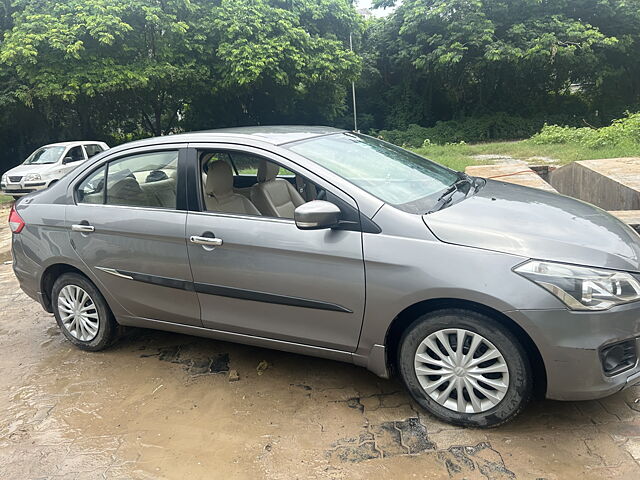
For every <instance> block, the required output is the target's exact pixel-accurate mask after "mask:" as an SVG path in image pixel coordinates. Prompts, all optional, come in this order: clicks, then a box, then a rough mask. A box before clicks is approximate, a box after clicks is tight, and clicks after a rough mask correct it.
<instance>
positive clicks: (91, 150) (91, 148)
mask: <svg viewBox="0 0 640 480" xmlns="http://www.w3.org/2000/svg"><path fill="white" fill-rule="evenodd" d="M84 149H85V150H86V151H87V157H89V158H91V157H93V156H95V155H97V154H99V153H100V152H102V151H103V150H102V147H101V146H100V145H96V144H91V145H85V146H84Z"/></svg>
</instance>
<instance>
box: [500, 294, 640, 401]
mask: <svg viewBox="0 0 640 480" xmlns="http://www.w3.org/2000/svg"><path fill="white" fill-rule="evenodd" d="M505 313H506V314H507V315H509V316H510V317H511V318H512V319H513V320H514V321H516V322H517V323H518V324H519V325H520V326H521V327H522V328H524V330H525V331H526V332H527V333H529V335H530V336H531V338H532V339H533V341H534V343H535V344H536V346H537V347H538V350H539V351H540V354H541V356H542V359H543V361H544V366H545V370H546V374H547V392H546V397H547V398H550V399H554V400H590V399H595V398H602V397H606V396H608V395H611V394H613V393H616V392H619V391H620V390H622V389H624V388H627V387H630V386H632V385H635V384H637V383H640V364H639V361H638V357H640V303H632V304H629V305H625V306H621V307H616V308H612V309H611V310H607V311H604V312H575V311H570V310H567V309H558V310H518V311H511V312H505ZM621 341H631V342H635V351H636V361H635V364H633V365H632V366H631V367H630V368H628V369H626V370H624V371H621V372H620V373H617V374H615V375H611V376H608V375H606V374H605V371H604V367H603V365H602V360H601V356H600V352H601V350H602V349H603V348H604V347H607V346H608V345H611V344H614V343H617V342H621Z"/></svg>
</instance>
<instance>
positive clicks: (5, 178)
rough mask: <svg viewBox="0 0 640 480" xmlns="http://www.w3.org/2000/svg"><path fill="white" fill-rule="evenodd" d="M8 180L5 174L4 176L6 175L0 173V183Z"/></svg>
mask: <svg viewBox="0 0 640 480" xmlns="http://www.w3.org/2000/svg"><path fill="white" fill-rule="evenodd" d="M8 180H9V179H8V178H7V176H6V175H2V179H1V180H0V182H2V183H8Z"/></svg>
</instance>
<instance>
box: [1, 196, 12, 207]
mask: <svg viewBox="0 0 640 480" xmlns="http://www.w3.org/2000/svg"><path fill="white" fill-rule="evenodd" d="M11 202H13V197H11V196H9V195H2V194H0V206H5V205H9V204H10V203H11Z"/></svg>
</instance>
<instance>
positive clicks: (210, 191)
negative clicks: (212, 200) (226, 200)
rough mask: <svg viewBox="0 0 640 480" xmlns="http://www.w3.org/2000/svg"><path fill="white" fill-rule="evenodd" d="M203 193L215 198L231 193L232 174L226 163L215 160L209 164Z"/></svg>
mask: <svg viewBox="0 0 640 480" xmlns="http://www.w3.org/2000/svg"><path fill="white" fill-rule="evenodd" d="M205 193H206V194H207V195H212V196H214V197H217V198H220V197H225V196H227V195H230V194H232V193H233V172H232V171H231V167H230V166H229V164H228V163H227V162H225V161H223V160H217V161H215V162H212V163H210V164H209V170H208V171H207V184H206V185H205Z"/></svg>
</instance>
